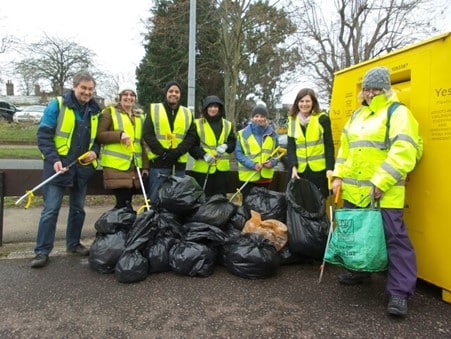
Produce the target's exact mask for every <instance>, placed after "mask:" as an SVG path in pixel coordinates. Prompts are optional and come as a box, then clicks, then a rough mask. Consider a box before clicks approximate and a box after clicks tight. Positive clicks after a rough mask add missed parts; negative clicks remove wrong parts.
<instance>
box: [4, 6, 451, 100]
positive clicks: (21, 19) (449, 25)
mask: <svg viewBox="0 0 451 339" xmlns="http://www.w3.org/2000/svg"><path fill="white" fill-rule="evenodd" d="M447 1H449V0H447ZM4 2H5V1H4ZM153 3H154V2H153V1H152V0H130V3H127V2H126V1H118V0H76V1H74V2H67V3H64V5H62V1H61V0H10V1H7V2H5V3H4V4H3V5H2V6H0V30H1V33H4V32H7V34H8V35H13V36H15V37H18V38H20V39H22V40H23V41H24V42H27V43H31V42H36V41H38V40H39V39H40V38H41V37H43V35H44V33H47V34H48V35H50V36H55V37H58V38H63V39H73V40H74V41H75V42H77V43H78V44H79V45H81V46H84V47H87V48H89V49H91V50H92V51H93V52H95V53H96V55H97V57H96V58H95V61H96V64H97V66H98V67H99V68H100V69H101V70H103V71H105V72H107V73H109V74H113V75H116V76H118V77H119V79H120V80H122V81H125V82H134V81H135V77H134V72H135V68H136V67H137V66H138V65H139V63H140V61H141V59H142V57H143V56H144V47H143V46H142V45H143V33H144V32H145V27H144V24H143V22H142V21H146V20H147V19H148V18H149V16H150V12H149V11H150V9H151V7H152V6H153ZM445 12H446V17H447V18H448V19H447V20H445V23H444V27H443V31H442V32H446V31H451V6H447V7H445ZM3 35H4V34H0V37H1V36H3ZM8 58H9V60H10V59H11V57H10V56H7V55H0V63H3V64H4V63H5V62H7V61H8ZM0 66H1V64H0ZM0 69H1V67H0ZM1 77H2V78H3V80H4V81H6V80H8V78H7V75H5V74H2V76H1ZM305 85H306V84H293V85H289V86H288V88H287V90H286V94H285V95H284V98H283V99H282V102H283V103H291V102H292V101H293V98H294V97H295V96H296V93H297V91H298V90H299V89H300V88H302V87H305ZM16 88H17V86H16ZM4 92H5V88H4V85H1V88H0V94H4Z"/></svg>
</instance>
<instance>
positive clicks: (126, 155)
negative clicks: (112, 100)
mask: <svg viewBox="0 0 451 339" xmlns="http://www.w3.org/2000/svg"><path fill="white" fill-rule="evenodd" d="M109 109H110V112H111V120H112V122H113V129H114V130H115V131H124V132H125V133H127V135H128V136H129V137H130V139H131V140H133V147H134V150H135V153H134V154H133V152H132V147H126V146H125V145H122V144H121V143H120V142H118V143H112V144H105V145H103V146H102V151H101V157H100V164H101V165H102V166H103V167H109V168H115V169H117V170H120V171H126V170H128V169H129V168H130V166H131V164H132V163H133V156H136V161H137V164H138V166H139V167H140V168H142V147H141V137H142V124H143V117H142V116H135V125H133V123H132V122H131V120H130V118H129V117H128V114H127V113H125V112H120V111H118V110H116V109H115V108H114V107H113V106H111V107H109Z"/></svg>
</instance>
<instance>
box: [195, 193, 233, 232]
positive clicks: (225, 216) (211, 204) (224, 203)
mask: <svg viewBox="0 0 451 339" xmlns="http://www.w3.org/2000/svg"><path fill="white" fill-rule="evenodd" d="M235 210H236V206H235V205H234V204H232V203H231V202H229V200H228V199H227V198H226V197H224V196H223V195H221V194H216V195H213V196H211V197H210V198H209V199H208V201H207V202H206V203H205V204H202V205H201V206H200V207H199V208H198V210H197V211H196V212H195V213H194V214H193V215H191V216H190V217H189V218H188V220H187V221H192V222H202V223H205V224H209V225H213V226H217V227H219V228H224V227H225V226H226V224H227V222H228V221H229V220H230V218H231V217H232V216H233V215H234V214H235Z"/></svg>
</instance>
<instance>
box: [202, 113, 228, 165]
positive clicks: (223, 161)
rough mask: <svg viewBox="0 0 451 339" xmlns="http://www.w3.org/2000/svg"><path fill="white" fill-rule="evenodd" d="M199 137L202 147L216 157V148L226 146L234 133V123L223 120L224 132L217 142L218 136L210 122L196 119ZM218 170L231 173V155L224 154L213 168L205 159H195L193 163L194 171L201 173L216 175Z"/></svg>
mask: <svg viewBox="0 0 451 339" xmlns="http://www.w3.org/2000/svg"><path fill="white" fill-rule="evenodd" d="M194 123H195V125H196V131H197V135H198V136H199V139H200V145H201V147H202V148H203V149H204V150H205V151H206V152H207V153H210V154H211V155H213V156H216V147H217V146H218V145H221V144H225V142H226V140H227V138H228V137H229V135H230V132H231V131H232V123H231V122H230V121H228V120H225V119H222V131H221V135H220V136H219V139H218V141H217V142H216V136H215V133H214V131H213V129H212V128H211V126H210V124H209V123H208V121H207V120H206V119H204V118H200V119H196V120H195V121H194ZM216 169H218V170H220V171H230V155H229V154H228V153H224V154H223V155H222V157H221V158H220V159H217V160H216V161H215V162H214V163H213V164H212V165H211V166H210V165H208V163H207V162H206V161H205V160H204V159H195V160H194V163H193V171H194V172H199V173H207V171H209V173H214V172H216Z"/></svg>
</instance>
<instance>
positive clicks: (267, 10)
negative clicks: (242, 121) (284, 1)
mask: <svg viewBox="0 0 451 339" xmlns="http://www.w3.org/2000/svg"><path fill="white" fill-rule="evenodd" d="M278 4H279V1H272V2H270V1H268V0H266V1H264V0H258V1H251V0H222V1H219V4H218V13H217V15H218V16H219V17H220V19H219V20H220V23H221V31H220V39H219V41H220V46H221V55H220V58H221V59H220V60H221V64H222V69H223V71H224V89H225V95H224V98H225V106H226V107H227V118H228V119H229V120H232V121H238V120H239V116H240V113H242V112H240V111H238V110H239V109H241V110H243V109H246V106H245V101H246V97H247V96H248V95H249V94H256V93H257V92H259V90H260V93H257V94H259V95H258V96H259V97H260V99H262V100H263V101H266V102H267V103H268V104H270V105H271V106H272V105H273V104H275V102H276V101H277V100H278V98H280V96H281V91H282V89H283V84H282V83H281V81H280V80H281V75H282V74H283V73H284V72H289V71H290V70H292V69H294V66H295V64H296V62H295V60H296V57H297V55H298V54H297V51H296V50H293V49H291V50H290V49H289V48H287V47H286V46H285V47H281V46H282V45H284V44H285V41H286V39H287V37H288V36H290V35H291V34H293V33H294V32H295V26H294V25H293V23H292V22H291V20H290V19H289V18H288V16H287V13H286V12H285V11H284V9H283V8H281V7H280V6H278ZM289 51H290V53H288V52H289ZM276 89H278V90H276ZM270 108H272V107H270Z"/></svg>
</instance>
